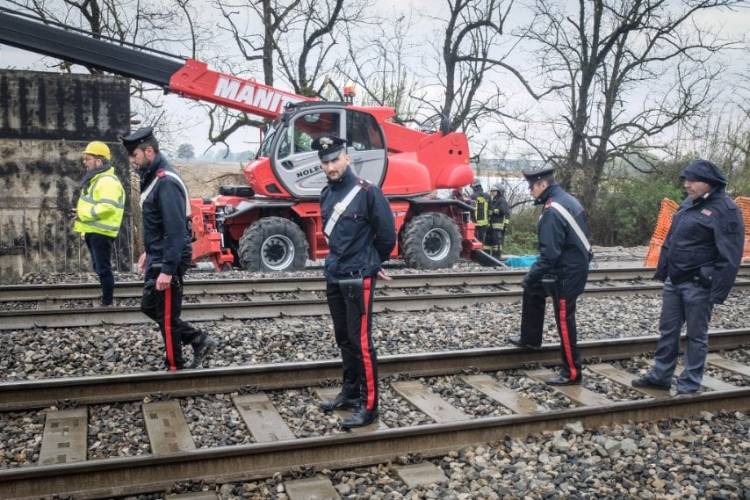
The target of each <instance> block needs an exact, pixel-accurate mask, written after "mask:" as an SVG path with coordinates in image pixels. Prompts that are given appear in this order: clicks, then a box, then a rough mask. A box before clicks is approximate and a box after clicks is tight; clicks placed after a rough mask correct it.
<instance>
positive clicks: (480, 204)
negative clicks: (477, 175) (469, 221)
mask: <svg viewBox="0 0 750 500" xmlns="http://www.w3.org/2000/svg"><path fill="white" fill-rule="evenodd" d="M471 190H472V193H471V199H472V200H474V212H472V218H473V220H474V228H475V230H474V234H475V236H476V238H477V240H479V241H481V242H482V249H483V250H487V248H484V247H485V240H486V239H487V230H488V228H489V227H490V211H489V201H488V196H487V194H486V193H485V192H484V189H483V188H482V183H481V182H479V179H477V180H475V181H474V182H473V183H472V185H471Z"/></svg>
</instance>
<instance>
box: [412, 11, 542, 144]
mask: <svg viewBox="0 0 750 500" xmlns="http://www.w3.org/2000/svg"><path fill="white" fill-rule="evenodd" d="M446 4H447V7H448V15H447V18H435V19H436V20H437V21H438V22H439V23H440V24H441V29H443V30H444V32H445V35H444V37H443V39H442V45H441V46H439V47H435V48H436V50H437V52H438V53H439V56H438V65H439V71H437V72H435V73H436V74H437V75H438V76H437V80H438V81H437V83H436V84H435V85H431V86H427V87H426V91H425V92H423V93H422V94H421V95H418V96H417V95H415V96H414V98H415V99H417V100H419V101H420V102H421V103H422V105H423V106H424V107H425V108H426V109H430V110H431V113H432V114H433V116H435V117H436V118H437V119H439V120H440V130H441V131H442V132H443V133H448V132H453V131H456V130H462V131H467V130H469V129H475V130H476V129H479V127H480V123H481V121H482V120H483V119H485V118H486V117H488V116H493V115H495V116H503V115H504V112H503V111H502V110H503V109H504V108H505V102H504V101H505V93H504V91H503V89H502V88H501V86H500V85H498V84H497V83H494V82H493V81H491V79H490V78H488V77H489V76H490V74H492V73H494V72H498V71H505V72H509V73H510V74H511V75H513V77H514V78H516V79H518V80H519V81H520V82H521V84H523V85H524V86H525V87H529V85H528V83H527V82H526V80H525V79H524V78H523V76H521V73H520V72H519V71H517V70H516V69H515V68H514V66H513V65H512V64H510V63H509V62H508V57H509V55H510V54H511V53H512V52H513V50H514V48H515V46H514V45H512V44H511V45H510V46H505V44H506V43H507V40H506V37H504V36H503V35H505V25H506V22H507V20H508V17H509V15H510V13H511V9H512V8H513V5H514V0H506V1H503V0H446ZM435 86H437V87H438V88H439V91H440V93H441V99H440V100H439V101H440V102H439V104H435V102H436V100H434V99H433V96H434V92H433V91H434V88H435ZM529 88H530V87H529Z"/></svg>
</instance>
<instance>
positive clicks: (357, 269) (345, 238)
mask: <svg viewBox="0 0 750 500" xmlns="http://www.w3.org/2000/svg"><path fill="white" fill-rule="evenodd" d="M357 183H359V184H360V185H361V186H362V190H361V191H360V192H359V193H358V194H357V196H356V197H355V198H354V199H353V200H352V202H351V203H350V204H349V206H348V207H347V209H346V211H345V212H344V213H343V214H342V215H341V217H340V218H339V220H338V222H337V223H336V226H335V227H334V229H333V234H332V235H331V237H330V240H329V241H328V247H329V253H328V256H327V257H326V263H325V275H326V280H327V281H329V282H334V283H335V282H337V281H338V280H339V279H344V278H351V277H356V276H365V277H366V276H374V275H375V274H377V273H378V270H379V269H380V266H381V264H382V263H383V262H384V261H386V260H388V257H389V256H390V254H391V250H393V247H394V245H395V244H396V227H395V223H394V220H393V213H392V212H391V207H390V205H389V204H388V201H387V200H386V199H385V196H383V193H382V192H381V191H380V188H378V187H377V186H374V185H372V184H370V183H368V182H367V181H365V180H363V179H360V178H359V177H357V176H356V175H355V174H354V172H352V169H351V167H347V169H346V171H345V172H344V174H343V175H342V176H341V178H340V179H339V180H338V181H333V182H331V181H329V182H328V185H327V186H326V187H324V188H323V191H322V192H321V194H320V208H321V211H322V214H323V227H325V224H326V223H327V222H328V219H329V218H330V216H331V214H332V213H333V207H334V206H335V205H336V204H337V203H338V202H340V201H341V200H343V199H344V198H345V197H346V195H347V194H348V193H349V191H351V189H352V188H353V187H354V186H355V185H356V184H357Z"/></svg>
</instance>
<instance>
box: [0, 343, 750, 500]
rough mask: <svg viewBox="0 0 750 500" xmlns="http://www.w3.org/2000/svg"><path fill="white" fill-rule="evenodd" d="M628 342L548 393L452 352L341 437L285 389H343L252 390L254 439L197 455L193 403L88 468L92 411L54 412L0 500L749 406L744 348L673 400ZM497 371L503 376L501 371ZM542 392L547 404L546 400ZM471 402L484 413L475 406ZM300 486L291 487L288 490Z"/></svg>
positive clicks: (142, 486)
mask: <svg viewBox="0 0 750 500" xmlns="http://www.w3.org/2000/svg"><path fill="white" fill-rule="evenodd" d="M748 335H749V334H748V331H747V330H743V331H742V333H740V331H734V332H717V333H714V334H712V336H711V345H712V347H716V346H719V345H723V346H724V347H727V348H728V347H730V346H736V345H739V344H741V343H746V342H747V339H748ZM730 339H731V341H730ZM651 340H652V341H653V340H655V339H651ZM627 343H629V344H630V347H631V349H630V350H629V351H628V350H627V349H625V348H624V346H623V345H622V344H623V341H611V342H605V343H600V344H603V345H599V346H598V347H597V349H598V351H594V350H589V351H587V357H594V354H593V353H594V352H597V354H596V356H595V357H597V358H599V360H600V361H598V362H597V361H594V360H591V363H590V364H589V365H587V367H586V368H585V369H584V370H585V375H584V381H585V382H584V385H582V386H573V387H571V386H568V387H559V388H552V387H549V386H545V385H544V384H543V383H541V382H540V380H543V378H544V377H546V376H547V373H545V371H546V370H544V369H543V368H539V365H544V364H545V363H546V361H545V354H544V353H529V354H528V355H529V357H527V358H525V359H521V358H513V356H512V355H513V353H512V352H510V350H507V349H506V350H504V351H502V350H501V351H502V352H498V353H495V357H499V358H502V357H508V359H506V360H505V362H500V363H497V364H496V365H495V366H492V367H490V368H489V369H488V367H487V364H486V363H485V364H481V363H477V364H473V363H465V364H464V368H474V369H473V370H472V369H470V370H463V371H462V372H461V373H458V372H457V370H456V369H455V368H456V366H457V364H458V363H457V362H456V361H455V360H453V361H449V358H450V356H449V355H447V354H446V355H445V356H444V359H443V360H442V361H443V362H445V366H442V364H441V362H436V363H433V365H434V366H433V369H432V373H430V374H429V375H424V374H421V375H422V376H419V375H420V374H419V373H414V372H411V373H410V371H409V370H404V371H391V372H390V373H388V374H387V375H386V374H384V381H383V382H384V383H383V386H384V391H383V397H382V398H381V419H380V421H379V422H378V423H377V424H373V425H372V426H371V427H370V428H363V429H359V430H358V431H357V432H354V433H347V432H342V431H340V430H339V429H338V428H337V426H336V422H337V420H338V419H339V418H340V417H341V416H343V415H333V416H330V415H325V414H321V413H319V412H317V413H316V412H314V411H313V412H308V411H303V412H301V413H299V414H298V415H296V416H297V418H303V419H315V418H317V419H319V420H320V421H321V426H322V427H321V428H322V429H323V430H322V431H321V432H320V434H319V435H314V432H313V431H310V430H306V429H305V428H304V427H300V426H299V425H298V420H295V419H294V418H292V416H291V415H290V413H289V411H287V410H286V409H285V408H284V401H285V399H284V392H285V391H284V390H281V389H285V390H286V391H289V390H292V391H294V393H293V394H292V395H291V396H289V397H291V398H293V399H297V398H300V397H304V398H306V402H305V405H306V406H307V407H311V408H315V407H316V403H317V402H318V401H319V400H320V399H321V398H325V397H327V396H329V395H330V393H331V392H333V391H336V390H337V389H336V388H333V387H330V386H329V385H325V384H324V385H323V386H316V385H315V384H311V385H307V386H305V387H304V388H302V389H289V388H288V387H284V386H283V384H281V385H279V386H278V387H277V389H279V390H275V391H263V390H259V388H254V389H253V390H251V391H244V393H243V391H239V390H237V388H235V391H233V392H232V394H231V404H232V405H233V409H234V411H236V412H237V413H238V414H239V415H240V416H241V419H242V422H243V423H244V426H245V429H246V432H247V434H248V435H250V436H251V438H250V439H249V440H248V441H246V442H245V443H243V444H239V445H233V446H220V447H208V448H207V447H199V446H197V444H196V442H197V436H195V435H194V434H193V433H191V430H190V427H189V425H188V422H190V421H193V420H194V419H192V418H190V416H189V415H186V413H189V411H188V410H186V407H187V406H189V405H187V403H186V402H185V400H179V399H175V398H161V399H154V398H146V399H145V400H144V401H143V403H142V404H141V405H140V407H137V409H136V410H135V411H138V412H141V413H142V415H143V420H142V421H143V425H144V427H145V429H144V430H143V433H144V434H146V435H147V436H148V438H147V440H148V443H149V448H150V451H151V454H150V455H147V456H140V457H124V458H123V457H120V458H103V459H96V460H86V458H87V456H86V455H87V454H86V450H87V442H86V435H87V433H86V432H85V430H86V426H87V407H85V406H70V407H68V408H64V409H48V410H46V415H45V420H46V421H45V426H44V433H43V438H42V443H41V450H40V452H39V461H38V462H39V465H35V466H28V467H20V468H12V469H5V470H0V497H2V498H36V497H40V496H46V495H53V494H54V495H65V496H67V495H70V496H81V497H91V496H112V495H127V494H134V493H142V492H152V491H159V490H164V489H170V488H171V487H172V485H174V483H176V482H180V481H204V482H214V483H222V482H229V481H236V480H249V479H256V478H263V477H269V476H271V475H273V474H275V473H277V472H281V473H285V472H290V471H295V470H296V471H299V470H307V471H310V469H312V470H313V471H314V470H321V469H324V468H325V469H342V468H351V467H355V466H360V465H364V464H377V463H382V462H387V461H391V460H394V459H396V457H398V456H401V455H407V454H419V455H421V456H423V457H434V456H439V455H443V454H446V453H448V452H450V451H451V450H455V449H458V448H462V447H466V446H472V445H477V444H481V443H488V442H493V441H498V440H502V439H504V438H506V437H509V436H510V437H522V436H527V435H530V434H538V433H541V432H543V431H550V430H556V429H561V428H562V427H563V426H565V425H566V424H573V423H575V425H582V426H583V427H585V428H591V427H597V426H602V425H612V424H614V423H622V422H626V421H646V420H648V421H652V420H657V419H661V418H668V417H669V418H674V417H691V416H695V415H699V414H700V413H701V412H704V411H717V410H727V411H743V410H747V409H748V408H750V366H749V365H750V356H748V354H747V351H746V350H743V351H741V355H739V356H738V355H736V353H735V352H734V351H729V350H728V351H725V352H723V353H720V354H717V353H714V354H712V355H711V356H710V357H709V360H708V363H709V365H708V369H707V374H706V377H705V379H704V384H703V385H704V388H705V391H704V392H700V393H698V394H696V395H693V396H672V395H670V393H669V392H666V391H654V390H650V389H647V390H642V389H635V388H632V387H630V386H629V385H627V382H628V381H629V380H630V379H632V378H634V377H636V376H637V375H638V372H639V371H640V370H641V369H643V367H644V365H645V364H646V363H647V361H645V360H644V359H643V358H635V359H633V358H632V356H633V355H635V354H638V353H642V352H646V351H645V350H644V351H639V350H638V349H635V348H633V347H634V345H640V346H641V348H645V347H646V344H645V343H642V344H638V342H633V341H627ZM588 347H589V348H590V349H594V347H595V346H588ZM454 356H462V354H455V353H454ZM534 356H536V358H535V357H534ZM511 359H512V361H511ZM603 359H607V360H608V361H606V362H603V361H601V360H603ZM464 361H466V360H465V359H464ZM530 365H533V366H530ZM496 366H502V367H503V369H500V370H499V371H498V370H497V368H496ZM302 368H303V367H302ZM477 368H481V371H480V370H477ZM289 369H291V368H289ZM197 373H199V374H200V372H197ZM298 378H301V377H299V373H298ZM40 382H42V381H40ZM459 390H462V391H475V392H477V393H479V394H481V395H482V398H480V399H476V398H469V399H464V398H461V397H457V395H456V394H457V391H459ZM542 393H548V394H547V395H545V396H544V397H542V395H541V394H542ZM301 395H302V396H301ZM288 400H289V399H287V401H288ZM475 401H480V402H481V403H482V404H481V405H479V406H476V405H474V403H473V402H475ZM303 406H304V405H303ZM90 408H94V407H90ZM406 409H408V410H409V411H410V412H411V413H410V414H409V415H411V414H412V413H414V414H418V415H419V416H418V417H414V416H409V417H408V418H405V417H404V416H403V415H402V412H404V411H406ZM297 411H298V412H299V411H300V410H297ZM4 416H5V415H2V417H4ZM218 417H221V415H218ZM578 423H580V424H578ZM316 432H317V431H316ZM310 480H311V481H315V480H317V481H318V482H320V481H321V480H320V478H317V479H310ZM296 486H298V485H295V486H293V485H291V484H290V488H292V489H293V488H294V487H296ZM321 487H330V484H329V485H325V484H323V485H322V486H321Z"/></svg>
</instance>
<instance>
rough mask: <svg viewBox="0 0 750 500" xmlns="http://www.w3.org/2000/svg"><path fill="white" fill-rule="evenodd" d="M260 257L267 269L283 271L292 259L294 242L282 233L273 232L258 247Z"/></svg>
mask: <svg viewBox="0 0 750 500" xmlns="http://www.w3.org/2000/svg"><path fill="white" fill-rule="evenodd" d="M260 258H261V260H262V261H263V265H264V266H265V267H267V268H268V269H270V270H272V271H283V270H284V269H286V268H288V267H289V266H290V265H291V264H292V262H293V261H294V244H293V243H292V240H290V239H289V238H288V237H286V236H284V235H283V234H274V235H273V236H271V237H269V238H266V240H265V241H264V242H263V245H262V246H261V247H260Z"/></svg>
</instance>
